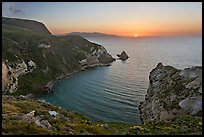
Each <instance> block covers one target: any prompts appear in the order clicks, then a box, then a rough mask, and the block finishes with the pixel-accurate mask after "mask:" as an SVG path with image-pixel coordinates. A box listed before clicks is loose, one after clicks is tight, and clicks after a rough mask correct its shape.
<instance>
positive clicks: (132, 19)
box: [2, 2, 202, 36]
mask: <svg viewBox="0 0 204 137" xmlns="http://www.w3.org/2000/svg"><path fill="white" fill-rule="evenodd" d="M2 16H4V17H12V18H13V17H15V18H22V19H31V20H36V21H40V22H42V23H44V24H45V25H46V27H47V28H48V29H49V31H51V33H52V34H65V33H69V32H100V33H107V34H115V35H121V36H177V35H202V2H3V3H2Z"/></svg>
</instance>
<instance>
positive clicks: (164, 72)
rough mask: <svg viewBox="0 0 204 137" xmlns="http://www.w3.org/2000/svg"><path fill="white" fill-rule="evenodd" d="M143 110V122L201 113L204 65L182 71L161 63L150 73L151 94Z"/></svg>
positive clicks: (142, 104)
mask: <svg viewBox="0 0 204 137" xmlns="http://www.w3.org/2000/svg"><path fill="white" fill-rule="evenodd" d="M139 109H140V113H141V118H142V119H143V121H151V120H168V119H171V118H174V117H178V116H181V115H184V114H188V115H199V112H202V67H198V66H197V67H192V68H186V69H184V70H178V69H176V68H174V67H172V66H163V64H162V63H159V64H158V65H157V66H156V68H154V69H153V70H152V71H151V72H150V75H149V87H148V90H147V94H146V96H145V100H144V101H143V102H141V103H140V106H139Z"/></svg>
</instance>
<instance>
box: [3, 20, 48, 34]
mask: <svg viewBox="0 0 204 137" xmlns="http://www.w3.org/2000/svg"><path fill="white" fill-rule="evenodd" d="M2 24H8V25H14V26H18V27H22V28H26V29H30V30H32V31H35V32H39V33H41V34H51V32H49V30H48V29H47V27H46V26H45V25H44V24H43V23H41V22H37V21H34V20H26V19H17V18H7V17H2Z"/></svg>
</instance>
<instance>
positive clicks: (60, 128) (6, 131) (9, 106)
mask: <svg viewBox="0 0 204 137" xmlns="http://www.w3.org/2000/svg"><path fill="white" fill-rule="evenodd" d="M51 112H52V113H51ZM2 134H3V135H178V134H180V135H190V134H202V118H201V117H194V116H182V117H178V118H174V119H171V120H169V121H150V122H146V123H144V124H143V125H133V124H127V123H115V122H103V121H98V122H93V121H91V120H89V119H88V118H86V117H84V116H83V115H81V114H78V113H74V112H70V111H67V110H65V109H63V108H60V107H57V106H54V105H51V104H48V103H45V102H43V101H40V100H32V99H28V98H26V97H23V96H19V97H13V96H4V95H3V97H2Z"/></svg>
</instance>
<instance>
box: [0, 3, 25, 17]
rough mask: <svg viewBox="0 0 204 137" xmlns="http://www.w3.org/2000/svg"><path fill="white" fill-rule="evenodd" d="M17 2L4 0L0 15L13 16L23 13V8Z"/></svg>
mask: <svg viewBox="0 0 204 137" xmlns="http://www.w3.org/2000/svg"><path fill="white" fill-rule="evenodd" d="M19 4H20V3H17V2H4V3H3V4H2V15H6V16H13V15H14V16H15V15H22V14H24V10H23V8H22V6H21V5H19Z"/></svg>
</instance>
